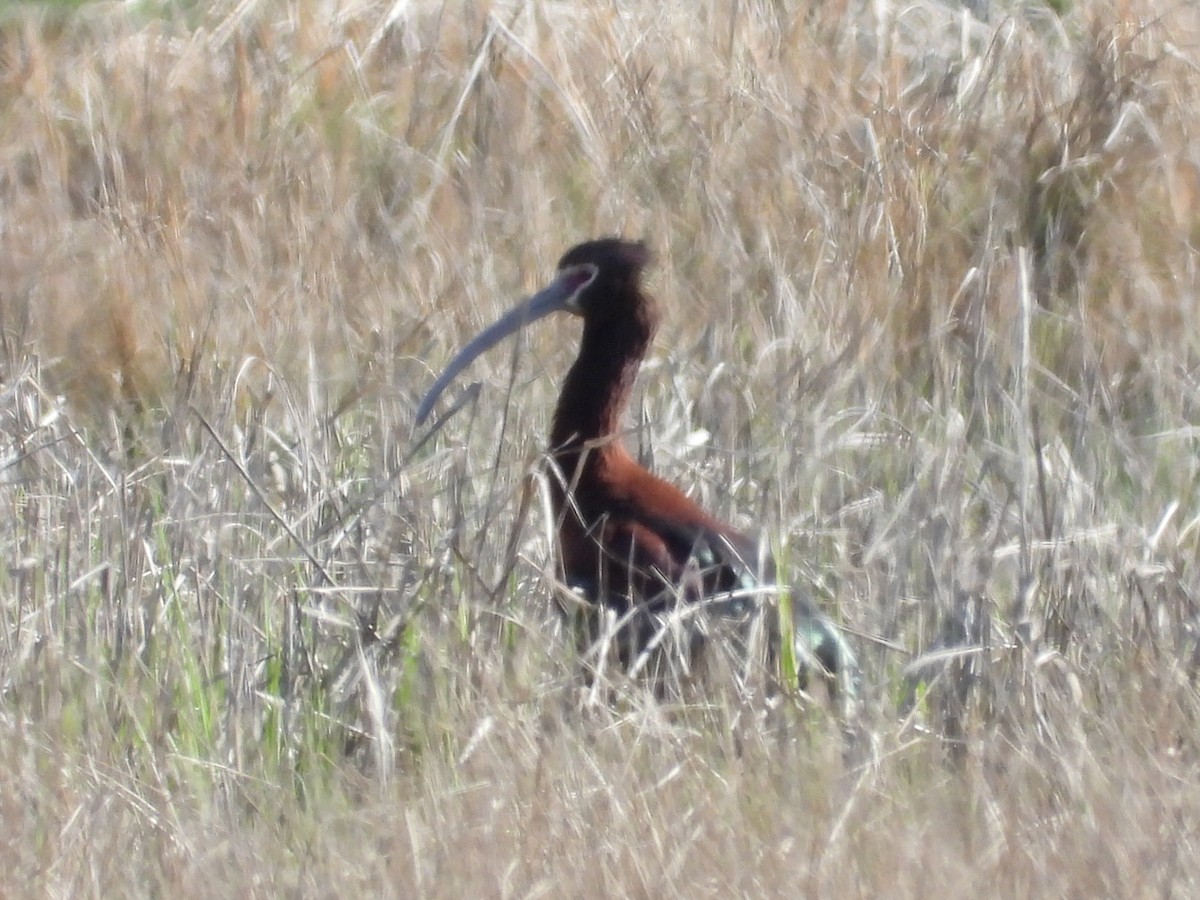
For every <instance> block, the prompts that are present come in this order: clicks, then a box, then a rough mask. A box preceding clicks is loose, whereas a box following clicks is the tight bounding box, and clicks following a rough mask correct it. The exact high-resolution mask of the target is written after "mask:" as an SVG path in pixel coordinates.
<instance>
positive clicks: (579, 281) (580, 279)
mask: <svg viewBox="0 0 1200 900" xmlns="http://www.w3.org/2000/svg"><path fill="white" fill-rule="evenodd" d="M594 277H595V272H594V271H587V270H582V269H571V270H568V271H566V272H562V273H560V274H559V275H558V277H556V278H555V279H554V281H552V282H551V283H550V284H549V285H547V286H546V287H544V288H542V290H540V291H538V292H537V293H536V294H534V295H533V296H532V297H530V298H529V299H527V300H525V301H523V302H521V303H519V304H517V305H516V306H515V307H513V308H512V309H510V310H509V311H508V312H506V313H505V314H504V315H503V316H501V317H500V318H499V319H497V320H496V321H495V322H493V323H492V324H491V325H489V326H488V327H487V328H485V329H484V330H483V331H481V332H479V334H477V335H475V337H473V338H472V339H471V342H470V343H469V344H467V346H465V347H463V348H462V349H461V350H460V351H458V355H457V356H455V357H454V359H453V360H451V362H450V365H448V366H446V370H445V371H444V372H442V374H441V375H439V376H438V378H437V381H435V382H434V383H433V386H432V387H431V388H430V389H429V391H428V392H427V393H426V394H425V396H424V397H423V398H422V399H421V405H420V406H418V407H417V425H422V424H424V422H425V420H426V419H427V418H428V417H429V413H430V412H431V411H432V410H433V404H434V403H436V402H437V399H438V397H440V396H441V395H442V392H443V391H444V390H445V389H446V388H447V387H448V386H449V385H450V382H452V381H453V380H454V379H455V378H457V377H458V374H459V373H460V372H461V371H462V370H463V369H465V368H466V367H467V366H469V365H470V364H471V363H472V362H473V361H474V360H475V357H477V356H480V355H482V354H483V353H486V352H487V351H488V350H491V349H492V348H493V347H495V346H496V345H497V344H498V343H500V342H501V341H502V340H504V339H505V338H506V337H508V336H509V335H511V334H515V333H516V332H518V331H520V330H521V329H522V328H524V327H525V326H526V325H528V324H529V323H530V322H536V321H537V320H538V319H541V318H543V317H544V316H548V315H549V314H550V313H552V312H556V311H558V310H560V309H568V310H569V309H572V307H573V301H574V300H575V298H576V297H577V296H578V295H579V291H580V290H581V289H582V288H583V287H585V286H586V285H587V283H588V282H589V281H591V280H592V279H593V278H594Z"/></svg>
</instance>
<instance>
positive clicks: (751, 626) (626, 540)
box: [416, 237, 858, 696]
mask: <svg viewBox="0 0 1200 900" xmlns="http://www.w3.org/2000/svg"><path fill="white" fill-rule="evenodd" d="M650 263H651V253H650V251H649V248H648V247H647V245H646V243H645V242H644V241H638V240H627V239H623V238H620V237H604V238H599V239H595V240H590V241H586V242H584V243H581V244H578V245H576V246H574V247H572V248H571V249H569V250H568V251H567V252H566V253H564V254H563V256H562V258H561V259H560V260H559V263H558V266H557V269H556V272H555V275H554V277H553V279H552V280H551V281H550V283H549V284H548V285H547V286H546V287H544V288H543V289H542V290H540V291H538V292H537V293H535V294H533V295H532V296H531V297H529V298H528V299H526V300H524V301H522V302H521V303H519V304H517V305H516V306H515V307H513V308H512V309H511V310H510V311H509V312H507V313H506V314H504V315H503V316H501V318H500V319H498V320H497V321H496V322H494V323H493V324H492V325H490V326H488V327H487V328H485V329H484V330H483V331H481V332H480V333H479V334H478V335H476V336H475V337H474V338H473V339H472V340H470V341H469V342H468V343H467V344H466V345H465V346H464V347H463V348H462V349H461V350H460V351H459V352H458V353H457V355H455V357H454V358H453V359H452V361H451V362H450V363H449V364H448V365H447V366H446V368H445V370H444V371H443V372H442V373H441V375H439V376H438V378H437V379H436V380H435V381H434V383H433V385H432V386H431V387H430V388H429V390H428V391H427V392H426V394H425V396H424V397H423V399H422V400H421V402H420V404H419V405H418V408H417V411H416V424H417V426H418V427H420V426H421V425H423V424H424V423H425V421H426V420H427V419H428V417H429V415H430V413H431V412H432V411H433V408H434V406H435V405H436V402H437V400H438V398H439V397H440V396H441V394H442V393H443V392H444V391H445V389H446V388H447V387H448V386H449V385H450V384H451V383H452V382H453V381H454V380H455V378H457V377H458V375H459V374H460V373H461V372H462V371H463V370H464V369H465V368H466V367H467V366H469V365H470V363H471V362H472V361H473V360H475V359H476V358H477V357H479V356H480V355H481V354H483V353H485V352H486V351H487V350H489V349H491V348H492V347H494V346H495V345H497V344H498V343H500V342H501V341H503V340H504V339H505V338H508V337H509V336H511V335H513V334H515V333H517V332H518V331H520V330H521V329H523V328H525V327H526V326H528V325H531V324H532V323H533V322H535V321H537V320H539V319H542V318H544V317H546V316H549V315H550V314H552V313H556V312H565V313H568V314H570V315H573V316H575V317H576V318H578V319H580V320H582V325H583V327H582V335H581V338H580V343H579V353H578V355H577V357H576V359H575V362H574V363H573V364H572V365H571V367H570V369H569V370H568V372H567V375H566V378H565V380H564V382H563V385H562V389H561V392H560V394H559V398H558V403H557V406H556V407H555V410H554V414H553V417H552V420H551V427H550V440H549V448H548V457H549V459H550V460H551V461H552V464H553V465H552V467H551V468H552V477H551V478H550V479H549V487H550V499H551V504H550V506H551V510H552V513H553V516H554V519H555V522H556V524H557V555H558V565H559V569H560V571H561V573H562V576H563V580H564V582H565V585H566V586H567V588H568V590H569V593H570V596H571V597H574V598H577V599H578V601H579V603H578V607H580V608H582V609H583V610H585V611H586V614H585V615H584V616H582V623H583V627H581V628H577V629H576V630H577V637H578V639H579V641H580V643H581V645H583V646H584V647H587V646H589V645H593V646H595V645H599V644H602V643H604V639H605V637H606V636H607V638H609V639H610V640H608V641H607V646H609V648H610V649H612V648H615V651H614V653H615V656H616V659H617V660H618V663H619V664H620V665H621V666H622V667H624V668H625V670H626V671H629V672H637V671H638V670H641V669H645V668H647V667H648V666H649V665H650V663H651V660H654V661H655V665H659V666H661V654H660V653H659V654H657V655H656V652H657V651H658V650H660V649H661V648H662V647H663V646H665V645H669V644H670V642H669V641H665V640H664V639H665V638H666V637H668V636H670V635H675V636H676V637H677V638H678V636H679V634H682V635H683V637H682V640H677V641H676V644H677V649H678V650H679V653H678V656H679V658H680V659H681V660H682V661H683V663H684V666H683V668H684V670H685V671H688V670H689V667H690V666H694V664H695V661H696V659H697V658H699V657H702V656H704V655H705V654H706V653H707V650H708V648H709V646H710V645H712V644H713V643H714V642H715V641H718V640H723V641H724V642H725V643H727V644H730V645H732V646H733V647H734V650H735V654H736V655H735V656H734V659H737V660H739V664H740V665H741V666H742V671H743V673H744V674H745V673H747V672H748V671H749V669H750V668H751V667H753V666H755V665H756V664H757V663H758V662H761V663H762V664H763V668H764V669H765V670H766V671H767V672H768V673H769V676H768V677H769V678H770V679H771V682H770V683H772V684H778V683H779V682H778V680H777V678H778V671H777V670H778V669H779V661H780V642H781V616H780V613H779V603H778V596H779V594H778V593H777V592H773V591H772V588H773V587H774V586H775V582H776V571H775V565H774V562H773V560H772V559H771V557H770V554H769V553H767V552H766V551H765V550H764V549H763V548H762V546H761V545H760V543H759V542H758V541H756V540H754V539H752V538H751V537H749V536H748V535H746V534H744V533H743V532H741V531H739V530H737V529H735V528H733V527H732V526H731V525H729V524H727V523H726V522H724V521H722V520H720V519H719V518H717V517H716V516H714V515H712V514H711V513H709V512H708V511H706V510H705V509H704V508H702V507H701V506H700V505H699V504H698V503H697V502H696V501H694V500H692V499H691V498H690V497H688V496H687V495H686V494H685V493H684V492H683V491H682V490H681V489H680V488H679V487H677V486H676V485H674V484H672V483H670V482H669V481H667V480H665V479H663V478H661V477H659V476H657V475H655V474H653V473H652V472H650V471H649V470H648V469H646V468H645V467H644V466H642V465H640V464H639V463H638V462H637V461H636V460H635V459H634V457H633V456H632V455H631V454H630V452H629V450H628V449H627V448H626V446H625V444H624V443H623V442H622V440H621V431H622V417H623V414H624V413H625V411H626V409H627V407H628V405H629V398H630V393H631V391H632V389H633V385H634V380H635V377H636V375H637V373H638V370H639V367H640V365H641V363H642V361H643V360H644V358H645V356H646V353H647V350H648V349H649V346H650V343H651V340H652V338H653V337H654V334H655V330H656V328H657V327H658V324H659V319H660V313H659V309H658V305H657V303H656V302H655V300H654V298H653V297H652V296H651V295H650V294H648V293H647V291H646V289H645V287H644V285H643V274H644V272H645V270H646V269H647V267H648V266H649V265H650ZM572 605H574V604H566V603H561V602H560V608H562V609H563V611H564V612H569V610H568V606H572ZM791 612H792V616H791V618H792V624H793V647H794V651H795V652H794V656H793V659H794V660H795V661H796V663H797V673H796V674H797V677H798V680H799V685H798V686H800V687H805V686H806V685H807V683H808V676H809V674H810V673H811V672H812V671H813V670H817V671H818V672H819V673H820V674H822V675H824V676H825V677H826V680H827V683H828V684H829V685H830V693H831V694H834V695H837V693H839V692H840V693H841V694H842V696H846V695H847V693H848V694H850V695H853V694H854V693H855V692H856V690H857V679H858V676H857V663H856V661H855V656H854V653H853V650H852V649H851V647H850V645H849V642H848V641H847V640H846V638H845V636H844V635H843V634H842V633H841V631H840V630H839V629H838V628H837V627H836V626H834V624H833V623H832V622H831V621H830V620H829V619H828V618H827V617H825V616H824V615H822V614H821V613H820V612H819V611H818V610H817V608H816V606H815V604H813V603H812V601H811V600H810V599H809V598H808V597H807V596H805V595H803V594H799V593H797V592H792V593H791ZM606 623H607V624H606ZM723 626H729V627H723ZM722 635H724V636H725V637H721V636H722Z"/></svg>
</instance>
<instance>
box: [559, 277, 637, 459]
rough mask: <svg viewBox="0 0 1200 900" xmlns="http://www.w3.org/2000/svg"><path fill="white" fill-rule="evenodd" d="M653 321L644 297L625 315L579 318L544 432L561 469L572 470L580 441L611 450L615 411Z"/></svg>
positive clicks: (623, 402) (624, 402) (619, 410)
mask: <svg viewBox="0 0 1200 900" xmlns="http://www.w3.org/2000/svg"><path fill="white" fill-rule="evenodd" d="M656 324H657V315H656V312H655V309H654V307H653V306H652V305H651V303H650V302H649V300H648V299H645V298H643V299H641V302H639V303H637V304H634V312H633V313H632V314H630V315H627V316H618V317H615V318H614V319H613V320H610V321H607V322H602V323H599V324H597V323H594V322H587V321H585V322H584V328H583V338H582V340H581V341H580V346H579V357H578V358H577V359H576V360H575V364H574V365H572V366H571V370H570V371H569V372H568V373H567V378H566V381H565V382H564V383H563V389H562V394H561V395H560V396H559V399H558V408H557V409H556V410H555V411H554V424H553V427H552V429H551V432H550V449H551V450H552V451H554V452H555V453H557V454H558V455H559V463H560V465H561V466H562V468H563V471H564V472H567V473H568V474H569V473H571V472H573V471H574V469H575V468H576V465H577V464H578V456H579V454H580V452H581V451H583V450H584V446H585V445H586V444H589V443H591V444H593V446H594V447H595V449H593V450H589V451H588V452H589V453H603V452H604V448H605V446H612V447H613V451H614V452H615V451H616V449H617V442H616V434H617V432H618V431H619V430H620V427H621V415H622V414H623V413H624V412H625V407H626V406H628V405H629V395H630V392H631V391H632V390H633V380H634V378H635V377H636V375H637V370H638V366H639V365H640V364H641V361H642V359H643V358H645V355H646V349H647V347H649V345H650V340H651V338H652V337H653V336H654V329H655V326H656ZM610 438H611V440H609V441H607V444H606V439H610Z"/></svg>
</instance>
